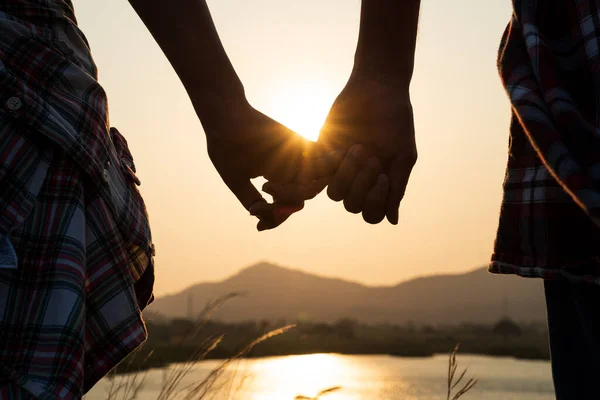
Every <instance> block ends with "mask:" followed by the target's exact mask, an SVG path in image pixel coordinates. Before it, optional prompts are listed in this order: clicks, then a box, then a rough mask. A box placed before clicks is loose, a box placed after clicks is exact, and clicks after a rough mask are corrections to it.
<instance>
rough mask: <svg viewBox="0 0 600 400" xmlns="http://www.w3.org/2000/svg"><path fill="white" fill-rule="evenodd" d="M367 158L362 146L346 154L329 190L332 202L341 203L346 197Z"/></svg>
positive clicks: (357, 146) (353, 148) (328, 193)
mask: <svg viewBox="0 0 600 400" xmlns="http://www.w3.org/2000/svg"><path fill="white" fill-rule="evenodd" d="M365 157H366V153H365V150H364V148H363V146H361V145H355V146H353V147H352V148H351V149H350V151H349V152H348V153H347V154H346V156H345V157H344V160H343V161H342V164H341V165H340V168H339V169H338V170H337V172H336V173H335V176H334V177H333V179H332V180H331V182H330V183H329V187H328V188H327V195H328V196H329V198H330V199H331V200H333V201H341V200H343V199H344V198H345V197H346V195H347V194H348V191H349V190H350V188H351V187H352V182H354V179H355V177H356V174H358V172H359V171H360V169H361V167H362V165H363V163H364V159H365Z"/></svg>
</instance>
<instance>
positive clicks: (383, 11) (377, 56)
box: [353, 0, 421, 86]
mask: <svg viewBox="0 0 600 400" xmlns="http://www.w3.org/2000/svg"><path fill="white" fill-rule="evenodd" d="M420 3H421V1H420V0H362V8H361V17H360V33H359V38H358V45H357V49H356V56H355V60H354V71H353V74H355V75H367V76H369V77H375V78H379V79H385V80H391V81H393V82H396V83H399V84H402V85H407V86H408V85H409V84H410V80H411V78H412V73H413V68H414V57H415V45H416V40H417V26H418V22H419V8H420Z"/></svg>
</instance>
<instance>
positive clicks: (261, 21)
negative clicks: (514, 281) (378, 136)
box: [74, 0, 510, 296]
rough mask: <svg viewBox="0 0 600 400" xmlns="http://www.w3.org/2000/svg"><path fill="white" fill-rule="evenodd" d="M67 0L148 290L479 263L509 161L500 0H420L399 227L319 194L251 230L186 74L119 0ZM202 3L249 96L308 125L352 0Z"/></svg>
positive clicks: (350, 41)
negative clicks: (84, 48) (244, 277)
mask: <svg viewBox="0 0 600 400" xmlns="http://www.w3.org/2000/svg"><path fill="white" fill-rule="evenodd" d="M167 3H168V2H165V4H167ZM74 5H75V8H76V12H77V15H78V18H79V24H80V27H81V28H82V30H83V31H84V32H85V33H86V35H87V37H88V39H89V41H90V44H91V47H92V52H93V54H94V57H95V60H96V62H97V64H98V67H99V70H100V82H101V83H102V84H103V86H104V87H105V89H106V91H107V92H108V95H109V101H110V112H111V123H112V125H113V126H116V127H118V128H119V130H120V131H121V132H122V133H123V134H124V135H125V136H126V137H127V139H128V141H129V144H130V147H131V149H132V152H133V154H134V157H135V160H136V165H137V169H138V172H139V177H140V178H141V180H142V186H141V190H142V194H143V195H144V197H145V200H146V203H147V206H148V209H149V212H150V217H151V223H152V227H153V235H154V240H155V244H156V250H157V256H156V265H157V270H156V275H157V282H156V294H157V295H158V296H160V295H164V294H167V293H171V292H175V291H178V290H181V289H183V288H184V287H187V286H189V285H191V284H193V283H196V282H199V281H213V280H219V279H223V278H225V277H227V276H229V275H231V274H233V273H235V272H236V271H237V270H239V269H240V268H242V267H245V266H248V265H250V264H252V263H254V262H257V261H261V260H268V261H271V262H274V263H277V264H280V265H285V266H290V267H294V268H299V269H302V270H305V271H308V272H311V273H318V274H321V275H328V276H337V277H342V278H344V279H348V280H356V281H360V282H363V283H367V284H393V283H396V282H398V281H401V280H404V279H407V278H410V277H414V276H418V275H423V274H433V273H451V272H462V271H465V270H468V269H472V268H475V267H477V266H481V265H484V264H485V263H487V261H488V260H489V257H490V254H491V251H492V246H493V240H494V235H495V230H496V224H497V221H498V212H499V206H500V200H501V186H502V180H503V177H504V167H505V163H506V158H507V144H508V125H509V113H510V110H509V103H508V101H507V99H506V96H505V94H504V91H503V89H502V86H501V84H500V81H499V79H498V75H497V72H496V67H495V61H496V52H497V47H498V44H499V40H500V36H501V34H502V31H503V29H504V27H505V25H506V23H507V22H508V19H509V17H510V2H509V1H508V0H504V1H480V0H457V1H452V2H450V1H445V0H444V1H443V0H423V5H422V13H421V25H420V33H419V39H418V44H417V57H416V68H415V70H416V72H415V77H414V79H413V83H412V87H411V94H412V100H413V106H414V109H415V123H416V130H417V145H418V148H419V161H418V163H417V166H416V167H415V169H414V171H413V174H412V177H411V181H410V183H409V187H408V190H407V195H406V198H405V200H404V202H403V204H402V207H401V210H400V224H399V225H398V226H396V227H394V226H391V225H389V224H388V223H387V222H386V223H382V224H380V225H376V226H370V225H367V224H366V223H364V222H363V220H362V218H361V217H360V216H357V215H352V214H349V213H347V212H346V211H345V210H344V208H343V205H342V204H338V203H334V202H332V201H330V200H329V199H328V198H327V196H326V194H325V193H322V194H321V195H320V196H319V197H317V198H316V199H315V200H313V201H311V202H309V203H307V206H306V208H305V210H304V211H303V212H301V213H299V214H296V215H295V216H293V217H292V218H291V219H290V220H289V221H288V222H286V223H285V224H284V225H283V226H281V227H280V228H278V229H276V230H273V231H269V232H262V233H258V232H256V230H255V219H254V218H252V217H250V216H249V215H248V213H247V212H246V210H245V209H244V208H243V207H242V206H241V205H240V204H239V203H238V202H237V200H236V199H235V197H234V196H233V195H232V194H231V193H230V192H229V190H228V189H227V187H226V186H225V185H224V184H223V183H222V182H221V180H220V177H219V176H218V174H217V173H216V171H215V170H214V169H213V167H212V164H211V163H210V161H209V159H208V156H207V154H206V146H205V139H204V133H203V130H202V126H201V124H200V122H199V121H198V119H197V117H196V115H195V114H194V111H193V109H192V106H191V104H190V101H189V99H188V97H187V95H186V93H185V91H184V88H183V86H182V85H181V84H180V82H179V81H178V79H177V76H176V75H175V73H174V72H173V70H172V69H171V67H170V65H169V63H168V62H167V60H166V58H165V57H164V56H163V54H162V53H161V51H160V49H159V48H158V46H157V45H156V44H155V42H154V40H153V39H152V37H151V36H150V34H149V33H148V32H147V31H146V29H145V27H144V26H143V24H142V23H141V21H139V20H138V18H137V16H136V15H135V13H134V12H133V10H132V9H131V7H130V6H129V3H128V2H127V1H126V0H107V1H92V0H74ZM209 6H210V8H211V10H212V13H213V17H214V19H215V22H216V24H217V27H218V29H219V33H220V35H221V38H222V40H223V43H224V45H225V48H226V49H227V51H228V53H229V56H230V58H231V60H232V62H233V64H234V66H235V68H236V70H237V72H238V74H239V75H240V77H241V79H242V81H243V83H244V85H245V88H246V93H247V95H248V98H249V100H250V102H251V103H252V104H253V105H254V106H255V107H256V108H258V109H259V110H261V111H262V112H264V113H266V114H268V115H270V116H271V117H273V118H275V119H277V120H279V121H280V122H282V123H284V124H286V125H288V126H289V127H290V128H292V129H295V130H297V131H298V132H300V133H302V134H304V135H306V136H308V137H311V138H313V139H314V138H316V136H317V135H318V131H319V127H320V125H321V124H322V122H323V120H324V119H325V116H326V114H327V111H328V108H329V106H330V105H331V103H332V102H333V100H334V99H335V97H336V95H337V93H338V92H339V91H340V90H341V89H342V87H343V85H344V84H345V81H346V79H347V78H348V74H349V72H350V70H351V68H352V61H353V55H354V50H355V45H356V40H357V35H358V21H359V13H360V0H351V1H348V0H303V1H288V0H251V1H250V0H210V1H209ZM165 23H167V22H166V21H165ZM206 62H210V60H206ZM259 184H260V182H259Z"/></svg>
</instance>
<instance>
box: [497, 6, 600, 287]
mask: <svg viewBox="0 0 600 400" xmlns="http://www.w3.org/2000/svg"><path fill="white" fill-rule="evenodd" d="M513 6H514V13H513V17H512V20H511V22H510V24H509V25H508V28H507V29H506V32H505V34H504V37H503V39H502V43H501V47H500V53H499V58H498V66H499V69H500V75H501V77H502V80H503V83H504V85H505V87H506V90H507V92H508V95H509V97H510V100H511V103H512V115H513V117H512V125H511V136H510V146H509V159H508V168H507V173H506V179H505V182H504V199H503V203H502V211H501V215H500V224H499V228H498V236H497V240H496V245H495V252H494V255H493V258H492V264H491V266H490V271H491V272H495V273H516V274H519V275H521V276H527V277H542V278H547V279H554V278H560V277H567V278H569V279H573V280H583V281H588V282H593V283H597V284H600V228H599V227H600V53H599V51H600V4H599V3H598V2H597V1H591V0H577V1H575V0H569V1H566V0H547V1H534V0H522V1H519V0H515V1H514V4H513Z"/></svg>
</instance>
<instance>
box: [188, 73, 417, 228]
mask: <svg viewBox="0 0 600 400" xmlns="http://www.w3.org/2000/svg"><path fill="white" fill-rule="evenodd" d="M196 109H197V111H198V110H199V108H198V107H196ZM215 110H216V111H215ZM212 111H213V112H210V113H208V116H207V113H206V112H203V113H201V112H198V115H199V116H201V120H202V123H203V126H204V130H205V131H206V134H207V146H208V153H209V156H210V159H211V161H212V162H213V164H214V165H215V167H216V169H217V171H218V172H219V174H220V175H221V177H222V178H223V181H224V182H225V183H226V184H227V186H228V187H229V188H230V190H231V191H232V192H233V193H234V194H235V195H236V197H237V198H238V199H239V200H240V202H241V203H242V205H244V207H245V208H246V209H247V210H249V211H250V213H251V214H252V215H255V216H256V217H258V218H259V223H258V226H257V228H258V230H259V231H260V230H266V229H273V228H275V227H277V226H279V225H280V224H281V223H283V222H284V221H285V220H286V219H287V218H288V217H289V216H290V215H291V214H293V213H294V212H296V211H299V210H301V209H302V208H303V207H304V201H305V200H308V199H312V198H313V197H315V196H316V195H317V194H318V193H320V192H321V191H322V190H323V189H324V188H325V187H326V186H327V185H329V187H328V190H327V193H328V195H329V197H330V198H331V199H332V200H334V201H343V203H344V207H345V208H346V210H348V211H349V212H351V213H354V214H358V213H362V216H363V219H364V220H365V221H367V222H368V223H372V224H377V223H379V222H381V221H382V220H383V219H384V218H385V217H386V216H387V219H388V221H389V222H391V223H392V224H397V223H398V208H399V206H400V202H401V200H402V198H403V196H404V192H405V190H406V185H407V183H408V179H409V175H410V172H411V170H412V168H413V166H414V164H415V162H416V159H417V150H416V145H415V135H414V125H413V113H412V106H411V104H410V98H409V95H408V88H407V87H400V86H397V85H395V84H392V83H388V82H385V81H382V80H377V79H370V78H363V77H358V76H353V77H351V78H350V80H349V81H348V83H347V85H346V87H345V88H344V89H343V90H342V92H341V93H340V95H339V96H338V98H337V99H336V101H335V102H334V104H333V106H332V108H331V110H330V112H329V115H328V117H327V119H326V121H325V124H324V126H323V128H322V130H321V135H320V137H319V141H318V143H316V144H315V143H313V142H310V141H308V140H306V139H304V138H302V137H301V136H299V135H298V134H296V133H294V132H292V131H291V130H289V129H288V128H286V127H285V126H283V125H281V124H279V123H278V122H276V121H274V120H272V119H271V118H269V117H267V116H266V115H264V114H262V113H260V112H259V111H257V110H255V109H254V108H252V107H251V106H250V105H249V104H248V103H247V101H245V100H244V101H241V102H238V103H237V104H233V103H229V104H228V105H227V106H226V107H223V106H219V107H217V108H213V109H212ZM203 116H204V117H203ZM258 176H263V177H264V178H266V179H267V181H268V182H267V183H266V184H265V185H264V186H263V188H262V189H263V191H265V192H266V193H269V194H271V195H272V196H273V203H272V204H269V203H267V202H266V201H265V200H264V198H263V197H262V196H261V194H260V193H259V192H258V191H257V190H256V189H255V188H254V186H253V185H252V183H251V182H250V179H252V178H255V177H258Z"/></svg>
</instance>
